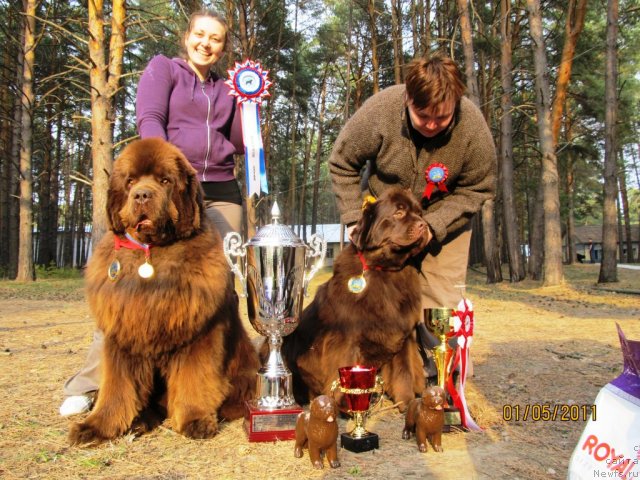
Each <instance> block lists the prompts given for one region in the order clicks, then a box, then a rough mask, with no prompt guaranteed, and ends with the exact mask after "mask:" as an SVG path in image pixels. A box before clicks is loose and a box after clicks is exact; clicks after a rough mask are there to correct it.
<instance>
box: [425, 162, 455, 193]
mask: <svg viewBox="0 0 640 480" xmlns="http://www.w3.org/2000/svg"><path fill="white" fill-rule="evenodd" d="M448 176H449V170H448V169H447V167H446V166H445V165H444V164H442V163H434V164H432V165H429V166H428V167H427V169H426V170H425V171H424V179H425V181H426V182H427V185H426V187H425V188H424V193H423V194H422V198H425V197H426V198H427V200H431V194H432V193H433V190H434V189H436V188H437V189H438V190H440V191H441V192H448V190H447V186H446V185H445V183H444V182H445V181H446V180H447V177H448Z"/></svg>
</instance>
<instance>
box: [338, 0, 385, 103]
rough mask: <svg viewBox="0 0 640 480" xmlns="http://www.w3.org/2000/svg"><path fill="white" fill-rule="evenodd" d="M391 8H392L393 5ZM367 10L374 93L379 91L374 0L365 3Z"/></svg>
mask: <svg viewBox="0 0 640 480" xmlns="http://www.w3.org/2000/svg"><path fill="white" fill-rule="evenodd" d="M391 8H392V9H393V6H392V7H391ZM367 11H368V13H369V28H370V29H371V32H369V34H370V35H371V76H372V77H373V78H372V82H373V90H372V93H373V95H375V94H376V93H378V92H379V91H380V59H379V58H378V27H377V22H376V19H377V18H378V15H377V13H376V2H375V0H369V2H368V3H367ZM349 38H351V37H349ZM394 41H395V40H394ZM394 49H395V44H394ZM347 100H348V99H347Z"/></svg>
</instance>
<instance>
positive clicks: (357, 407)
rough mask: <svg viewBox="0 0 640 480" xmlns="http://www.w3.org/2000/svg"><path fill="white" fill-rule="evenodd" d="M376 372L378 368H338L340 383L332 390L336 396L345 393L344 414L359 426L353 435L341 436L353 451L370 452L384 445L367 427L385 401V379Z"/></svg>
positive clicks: (343, 434) (344, 443) (338, 381)
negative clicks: (377, 407) (370, 415)
mask: <svg viewBox="0 0 640 480" xmlns="http://www.w3.org/2000/svg"><path fill="white" fill-rule="evenodd" d="M376 373H377V369H376V368H375V367H364V366H360V365H354V366H349V367H341V368H339V369H338V374H339V380H336V381H335V382H333V385H332V387H331V391H332V393H333V394H334V395H335V391H336V390H339V391H340V392H341V393H342V394H344V398H345V402H346V406H343V411H345V413H348V414H349V415H351V416H352V417H353V421H354V423H355V427H354V429H353V430H352V431H351V432H350V433H342V434H340V444H341V445H342V447H343V448H346V449H347V450H349V451H351V452H355V453H360V452H368V451H369V450H373V449H374V448H379V446H380V442H379V437H378V434H376V433H372V432H369V431H367V430H366V429H365V428H364V421H365V418H366V417H367V416H368V415H369V413H370V411H371V410H372V409H374V408H375V407H376V406H377V405H378V404H379V403H380V402H381V401H382V379H381V378H380V376H379V375H376ZM338 403H339V404H341V403H342V404H344V402H338ZM345 408H346V410H345Z"/></svg>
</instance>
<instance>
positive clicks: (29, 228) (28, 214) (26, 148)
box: [16, 0, 36, 282]
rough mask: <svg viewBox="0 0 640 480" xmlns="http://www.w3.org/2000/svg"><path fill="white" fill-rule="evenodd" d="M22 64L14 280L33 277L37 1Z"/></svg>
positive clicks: (28, 4) (30, 5) (30, 8)
mask: <svg viewBox="0 0 640 480" xmlns="http://www.w3.org/2000/svg"><path fill="white" fill-rule="evenodd" d="M23 4H24V5H25V17H24V65H23V70H22V72H23V73H22V134H21V137H22V145H21V148H20V247H19V250H18V272H17V275H16V280H17V281H19V282H29V281H33V280H35V269H34V267H33V199H32V196H33V176H32V173H31V155H32V143H31V142H32V134H33V110H34V108H35V96H34V93H33V72H34V67H35V59H36V37H35V29H36V16H35V15H36V1H35V0H25V1H24V2H23Z"/></svg>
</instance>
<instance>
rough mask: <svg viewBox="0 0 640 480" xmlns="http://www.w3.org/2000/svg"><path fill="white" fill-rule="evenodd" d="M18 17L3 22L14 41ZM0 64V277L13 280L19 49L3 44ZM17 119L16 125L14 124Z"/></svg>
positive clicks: (18, 30)
mask: <svg viewBox="0 0 640 480" xmlns="http://www.w3.org/2000/svg"><path fill="white" fill-rule="evenodd" d="M16 16H18V15H9V18H8V19H6V20H5V21H6V29H7V32H11V35H15V36H16V37H17V38H18V39H22V33H18V32H20V31H24V28H19V27H18V26H17V24H18V23H22V22H18V21H15V20H14V18H15V17H16ZM2 64H3V65H4V67H5V68H6V70H7V73H6V75H3V76H1V77H0V82H2V83H1V86H0V89H1V92H0V95H1V99H0V102H1V104H0V107H1V108H2V111H3V112H4V115H0V142H1V144H0V145H1V148H2V150H1V151H0V155H1V157H0V165H1V166H2V176H1V180H0V182H1V183H0V245H2V246H3V247H4V248H0V276H3V277H4V276H8V277H10V278H14V276H15V268H11V263H12V261H14V262H15V260H16V258H17V249H16V250H15V252H14V250H12V248H11V247H12V242H11V241H10V238H11V236H12V235H14V234H16V232H17V228H16V226H15V225H14V224H17V222H18V219H17V216H15V215H14V216H12V213H14V212H15V211H16V209H15V207H14V205H15V204H16V203H17V200H16V192H15V188H14V184H15V183H16V182H17V178H18V169H17V168H16V165H17V162H16V160H17V158H16V157H17V151H18V148H19V146H18V144H17V142H18V140H19V139H18V138H17V137H18V135H17V134H18V133H19V130H16V125H18V124H19V123H20V113H21V112H22V109H21V108H20V101H19V100H20V99H19V97H18V96H17V95H15V92H14V91H13V90H12V89H13V88H14V87H15V86H16V85H20V84H19V82H20V79H21V78H22V48H17V49H16V48H15V45H12V44H11V43H9V42H6V43H5V44H4V45H3V58H2ZM12 80H17V82H18V83H14V82H13V81H12ZM16 116H17V117H18V118H17V123H15V120H16ZM14 143H15V144H16V150H15V151H16V157H14V155H13V152H14V149H13V145H14Z"/></svg>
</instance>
